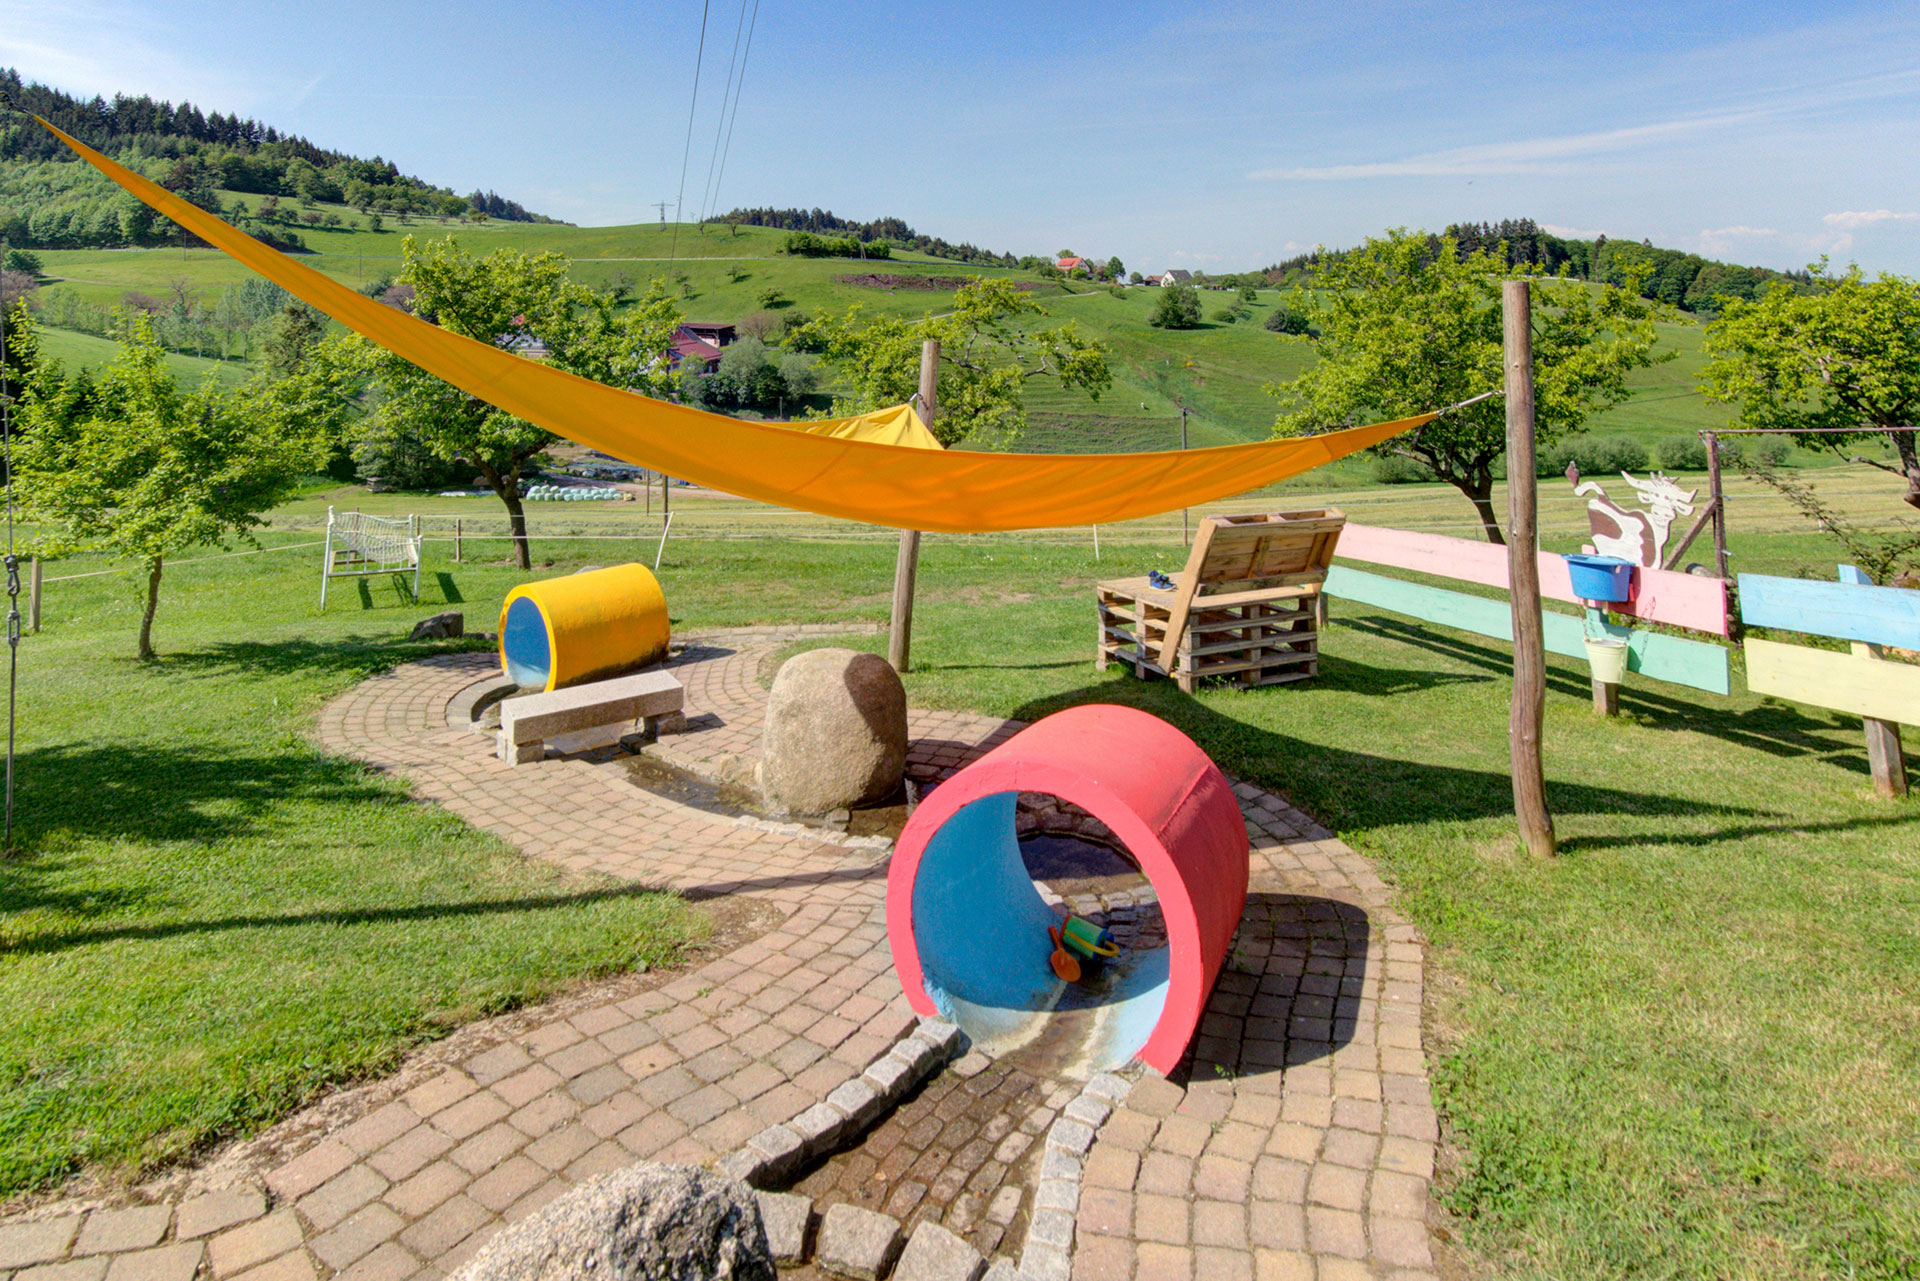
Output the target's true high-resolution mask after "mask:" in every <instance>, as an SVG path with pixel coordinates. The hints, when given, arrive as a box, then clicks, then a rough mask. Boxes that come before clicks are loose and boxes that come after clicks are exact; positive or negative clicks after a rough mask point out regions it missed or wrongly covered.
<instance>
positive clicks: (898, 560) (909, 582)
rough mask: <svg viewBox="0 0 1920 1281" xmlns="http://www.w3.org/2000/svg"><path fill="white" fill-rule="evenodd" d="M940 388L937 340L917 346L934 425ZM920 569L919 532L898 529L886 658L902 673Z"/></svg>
mask: <svg viewBox="0 0 1920 1281" xmlns="http://www.w3.org/2000/svg"><path fill="white" fill-rule="evenodd" d="M939 389H940V340H939V339H937V338H929V339H927V340H926V342H924V343H922V344H921V346H920V417H921V419H922V420H923V421H924V422H925V423H926V424H927V428H928V429H929V430H931V429H932V428H933V416H934V414H936V413H938V412H939V406H938V404H937V403H936V402H937V398H938V392H939ZM919 570H920V531H919V530H917V529H903V530H901V531H900V551H899V553H898V554H897V555H896V556H895V557H894V561H893V621H892V624H891V626H890V629H889V630H888V632H887V661H888V662H889V663H892V664H893V670H894V671H896V672H899V673H900V674H901V675H902V676H904V675H906V674H907V671H908V670H909V668H911V666H912V664H913V580H914V576H915V575H916V574H917V573H919Z"/></svg>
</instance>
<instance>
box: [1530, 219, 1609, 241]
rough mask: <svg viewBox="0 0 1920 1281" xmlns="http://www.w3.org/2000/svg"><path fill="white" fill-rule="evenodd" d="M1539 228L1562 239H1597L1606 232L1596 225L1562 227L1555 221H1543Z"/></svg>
mask: <svg viewBox="0 0 1920 1281" xmlns="http://www.w3.org/2000/svg"><path fill="white" fill-rule="evenodd" d="M1540 229H1541V230H1542V231H1545V232H1547V233H1548V234H1550V235H1555V236H1559V237H1560V238H1561V239H1563V240H1597V239H1599V238H1600V237H1601V236H1604V235H1606V234H1607V233H1606V232H1605V231H1602V230H1601V229H1599V228H1598V227H1562V226H1561V225H1560V224H1559V223H1557V222H1543V223H1541V224H1540Z"/></svg>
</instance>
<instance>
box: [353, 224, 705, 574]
mask: <svg viewBox="0 0 1920 1281" xmlns="http://www.w3.org/2000/svg"><path fill="white" fill-rule="evenodd" d="M403 253H404V257H405V263H406V265H405V266H404V267H403V268H402V269H401V272H400V276H399V281H400V286H404V287H409V288H411V289H412V291H413V298H412V305H413V309H414V311H415V312H416V313H417V314H418V315H420V316H422V317H424V318H428V319H431V320H432V321H434V323H436V324H438V325H440V326H441V327H442V328H445V329H448V330H451V331H452V332H454V333H457V334H463V335H465V336H466V337H468V338H473V339H476V340H478V341H480V342H484V343H491V344H493V345H495V346H498V347H507V348H513V347H519V346H522V345H524V344H527V343H529V342H533V341H537V342H539V343H542V344H544V345H545V346H546V349H547V357H546V358H547V360H548V361H549V362H550V363H552V364H553V365H555V366H557V367H559V368H561V369H565V370H567V371H568V372H569V373H575V374H579V375H580V376H581V377H583V378H591V379H593V380H594V381H595V382H601V383H606V384H608V385H610V386H615V387H626V388H630V389H632V390H634V391H638V392H641V393H643V394H645V395H650V396H664V395H666V394H667V392H668V391H669V390H670V388H671V385H672V383H671V378H672V375H671V372H670V371H669V370H668V368H667V362H666V360H665V359H664V357H665V354H666V351H667V348H668V344H669V343H670V342H671V340H672V338H673V331H674V328H675V327H676V326H677V325H678V324H679V323H680V309H679V308H678V307H677V306H676V305H675V304H674V303H673V301H672V300H671V299H670V298H669V297H668V295H667V292H666V289H665V286H664V285H662V284H661V283H660V282H658V281H656V282H655V283H654V285H653V287H652V288H651V289H649V290H648V292H647V294H646V295H645V296H644V297H642V298H641V299H640V300H639V301H638V302H636V303H635V304H633V305H632V306H631V307H629V308H626V309H625V310H622V309H620V308H619V307H618V306H617V305H616V303H615V301H614V297H613V295H612V294H602V293H597V292H595V291H594V290H591V289H588V288H587V287H585V286H584V285H579V284H575V283H573V282H572V281H569V280H568V279H567V260H566V259H565V258H563V257H561V256H560V255H559V254H556V253H539V254H525V253H521V252H520V251H519V250H516V249H496V250H495V251H494V252H492V253H490V254H488V255H486V256H485V257H484V258H482V257H475V256H474V255H472V254H469V253H467V252H465V251H464V250H462V249H461V248H460V247H459V245H458V244H456V243H455V242H454V240H453V238H452V237H448V238H446V239H444V240H434V241H429V242H427V243H426V244H425V245H419V244H416V243H415V242H414V239H413V237H411V236H409V237H407V239H406V242H405V244H404V245H403ZM372 360H373V368H374V371H375V373H376V375H377V379H378V383H379V390H380V393H381V397H380V403H379V406H378V408H377V409H376V410H375V415H374V416H375V420H376V421H375V423H374V424H373V425H372V426H373V429H374V430H377V431H385V432H394V431H404V432H406V433H408V434H409V435H411V436H412V438H413V439H415V440H417V441H418V442H419V443H420V446H421V447H422V448H424V449H425V450H426V451H427V452H428V453H431V454H432V455H434V456H435V457H438V458H441V459H444V460H446V461H448V462H453V461H455V460H459V461H462V462H465V463H468V464H471V465H472V467H473V468H474V470H476V471H478V472H479V473H480V475H481V478H482V479H484V480H485V481H486V484H487V487H488V488H489V489H491V490H493V492H494V493H495V494H496V495H498V496H499V499H500V501H501V503H502V504H503V505H504V506H505V507H506V509H507V520H508V524H509V526H510V527H511V531H512V538H513V549H514V552H513V554H514V563H515V564H516V565H518V566H519V567H520V568H521V569H530V568H532V565H533V559H532V556H531V553H530V552H529V550H528V547H527V519H526V512H525V509H524V508H523V507H522V506H521V502H520V479H521V472H522V470H523V469H524V468H525V466H526V464H527V462H528V461H529V460H530V459H532V458H533V457H534V456H535V455H537V454H538V453H539V452H540V451H541V450H543V449H545V448H546V447H547V446H549V445H551V444H553V443H554V441H556V440H557V439H558V437H556V436H555V435H553V433H551V432H549V431H547V430H546V429H545V428H543V427H536V426H534V425H533V424H532V423H530V422H527V421H526V420H525V419H521V418H516V417H514V416H513V415H511V414H508V413H504V412H502V411H501V410H499V409H496V408H494V407H493V406H492V405H490V404H488V403H487V402H486V401H484V400H481V399H480V398H479V397H477V396H471V395H469V394H467V393H466V392H464V391H461V390H460V389H459V388H457V387H454V386H452V385H451V384H449V383H445V382H442V381H441V380H440V379H438V378H435V377H434V376H433V375H431V374H429V373H426V372H424V371H423V370H421V369H419V368H417V367H416V366H414V365H412V364H409V363H408V362H407V361H405V360H402V359H401V358H400V357H398V356H395V355H393V354H392V353H390V352H385V351H375V352H374V353H373V356H372Z"/></svg>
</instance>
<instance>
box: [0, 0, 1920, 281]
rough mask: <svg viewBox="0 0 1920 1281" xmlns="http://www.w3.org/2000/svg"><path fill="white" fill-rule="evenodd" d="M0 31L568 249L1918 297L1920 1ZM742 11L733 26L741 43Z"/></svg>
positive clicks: (52, 12) (979, 6) (235, 19)
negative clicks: (788, 232) (809, 225)
mask: <svg viewBox="0 0 1920 1281" xmlns="http://www.w3.org/2000/svg"><path fill="white" fill-rule="evenodd" d="M758 2H759V9H758V12H757V17H755V19H754V29H753V34H752V44H751V50H750V55H749V57H748V59H747V62H746V66H745V71H744V74H743V75H742V77H741V92H740V94H739V107H738V116H737V123H736V125H735V128H734V132H733V136H732V142H731V147H730V151H729V154H728V158H727V162H726V166H725V169H724V171H723V172H721V173H720V174H718V175H717V185H718V193H717V196H715V197H711V198H710V197H708V196H706V195H705V194H704V192H705V189H706V187H707V183H708V176H709V173H710V168H711V156H712V154H713V150H714V139H715V135H716V128H717V126H718V123H719V112H720V106H721V98H722V93H723V90H724V85H725V83H726V81H727V79H728V65H729V59H730V55H731V53H732V51H733V48H734V40H735V33H736V31H737V30H738V29H739V24H740V19H741V14H742V10H741V7H740V0H712V3H711V7H710V9H709V10H708V17H707V33H706V58H705V62H704V70H703V72H702V77H701V82H700V98H699V103H698V110H697V114H696V115H695V118H694V123H693V143H692V148H691V150H692V161H691V164H690V167H689V173H688V177H687V180H686V190H685V194H684V196H683V197H682V196H680V181H681V168H682V165H681V161H682V155H683V148H684V147H685V144H686V139H687V131H688V105H689V99H690V95H691V92H692V88H693V70H694V63H695V58H694V53H695V46H696V41H697V39H698V36H699V31H700V22H701V6H700V5H699V4H698V3H689V2H688V0H656V3H654V4H651V5H644V6H643V5H633V4H621V5H603V4H585V3H577V4H544V5H543V4H492V5H486V4H482V5H472V4H468V5H454V4H449V3H444V2H443V0H414V3H411V4H409V5H406V6H394V5H392V4H390V3H378V4H375V3H361V2H359V0H343V2H340V3H333V4H306V3H292V2H287V0H282V2H280V3H276V4H271V5H266V4H261V3H259V2H258V0H249V2H248V3H244V4H243V3H225V2H208V3H170V4H165V5H155V4H152V3H146V4H138V5H136V4H125V3H111V2H102V0H31V2H30V3H28V2H24V0H0V62H5V63H10V64H12V65H14V66H16V67H18V68H19V69H20V71H21V72H22V73H23V74H24V75H26V76H27V77H29V78H32V79H40V80H44V81H46V82H48V83H52V84H55V85H58V86H60V87H62V88H65V89H68V90H71V91H77V92H86V93H92V92H103V93H111V92H113V91H115V90H122V91H129V92H146V93H151V94H153V95H155V96H158V97H167V98H171V99H174V100H176V101H177V100H179V99H181V98H187V99H191V100H192V101H194V102H196V103H198V104H199V105H201V106H202V107H203V108H205V109H209V110H211V109H222V110H237V111H240V112H243V113H246V114H250V115H254V116H256V117H258V118H260V119H262V120H264V121H267V122H269V123H272V124H275V125H278V126H279V127H281V128H284V129H291V130H293V131H295V132H298V133H302V134H305V135H306V136H307V137H309V138H311V139H312V140H313V141H314V142H316V143H319V144H321V145H323V146H328V147H335V148H340V149H342V150H347V151H352V152H357V153H378V154H380V155H383V156H385V157H387V158H388V159H390V160H393V161H395V162H396V163H397V164H399V165H400V167H401V168H402V169H403V170H406V171H408V172H411V173H416V174H419V175H421V176H422V177H425V178H427V179H429V180H431V181H434V182H438V183H443V184H446V185H448V186H451V187H453V188H454V189H455V190H457V191H461V192H466V191H469V190H471V189H473V188H474V187H475V186H486V187H492V188H494V189H496V190H498V191H499V192H500V193H501V194H503V195H505V196H508V197H510V198H512V199H516V200H519V201H520V202H522V203H523V204H525V205H527V206H528V207H530V208H533V209H538V210H540V211H542V212H545V213H550V214H553V215H555V216H558V217H562V218H566V219H568V220H570V221H575V222H580V223H586V224H605V223H621V222H635V221H643V220H650V219H652V218H653V217H654V216H655V213H654V210H653V209H652V208H651V205H652V202H654V201H656V200H662V199H664V200H668V201H670V202H671V201H675V200H676V198H679V199H681V200H682V201H683V207H684V209H685V210H686V214H685V216H686V217H688V218H692V217H693V216H694V214H695V212H696V210H698V209H699V208H701V207H702V206H703V205H704V204H706V203H708V202H709V200H711V202H712V203H714V204H716V205H717V207H718V208H720V209H722V210H724V209H726V208H729V207H731V206H733V205H736V204H775V205H802V206H814V205H818V206H820V207H823V208H827V209H831V210H833V211H834V212H836V213H839V214H841V215H842V216H847V217H860V218H866V217H876V216H880V215H883V214H890V215H895V216H898V217H902V218H905V219H906V220H907V221H908V222H910V223H912V224H913V225H914V226H915V227H917V228H919V229H920V230H922V231H926V232H929V233H932V234H936V235H944V236H946V237H948V238H949V239H954V240H971V241H973V242H975V243H977V244H980V245H982V246H985V247H989V248H993V249H1011V250H1013V251H1015V252H1021V253H1027V252H1033V253H1050V252H1052V251H1053V250H1056V249H1060V248H1072V249H1074V250H1076V251H1077V252H1080V253H1087V254H1097V255H1099V256H1101V257H1106V256H1107V255H1109V254H1118V255H1119V256H1120V257H1121V258H1122V259H1124V260H1125V262H1126V263H1127V265H1128V266H1129V267H1131V268H1138V269H1153V270H1159V269H1162V268H1165V267H1169V266H1187V267H1205V268H1209V269H1214V270H1233V269H1244V268H1253V267H1258V266H1263V265H1265V264H1267V263H1269V262H1272V261H1274V260H1275V259H1278V258H1281V257H1285V256H1287V255H1289V254H1291V253H1295V252H1298V251H1300V250H1302V249H1305V248H1311V247H1312V246H1314V245H1316V244H1328V245H1344V244H1352V243H1354V242H1355V241H1357V240H1358V239H1360V238H1361V237H1363V236H1365V235H1367V234H1370V233H1375V232H1378V231H1379V230H1381V229H1383V228H1385V227H1389V226H1415V227H1430V228H1436V229H1437V228H1439V227H1441V226H1444V225H1445V224H1447V223H1448V222H1453V221H1458V220H1463V219H1474V220H1478V219H1483V218H1484V219H1491V218H1499V217H1503V216H1512V217H1520V216H1525V217H1532V218H1535V219H1537V220H1538V221H1540V222H1541V223H1544V224H1547V225H1549V226H1551V227H1553V228H1555V229H1564V230H1565V231H1566V232H1567V233H1568V234H1573V233H1578V234H1581V235H1591V234H1593V233H1594V232H1596V231H1598V232H1605V233H1606V234H1607V235H1609V236H1616V237H1619V236H1624V237H1629V238H1632V239H1640V238H1643V237H1644V238H1649V239H1651V240H1652V241H1653V242H1654V243H1655V244H1660V245H1669V246H1674V247H1679V248H1685V249H1692V250H1697V251H1699V252H1703V253H1707V254H1710V255H1713V256H1717V257H1724V258H1728V259H1731V260H1735V261H1741V262H1752V263H1759V264H1764V265H1767V266H1774V267H1795V266H1800V265H1803V264H1805V263H1806V262H1808V261H1809V260H1811V259H1812V258H1814V257H1815V256H1816V255H1818V254H1820V253H1829V254H1831V255H1833V257H1834V258H1835V260H1836V261H1838V262H1841V263H1845V262H1847V261H1849V260H1858V261H1859V262H1860V263H1861V265H1862V266H1864V267H1866V268H1867V269H1868V270H1869V271H1879V270H1889V271H1898V272H1902V273H1905V274H1920V6H1916V5H1914V4H1912V3H1904V4H1891V3H1888V4H1849V3H1845V2H1844V0H1839V2H1836V0H1826V2H1825V3H1821V4H1817V5H1807V4H1794V5H1786V4H1769V3H1755V2H1748V3H1723V2H1718V0H1710V2H1705V3H1690V4H1684V5H1674V4H1660V5H1654V4H1640V3H1634V2H1633V0H1628V2H1626V3H1613V4H1605V5H1601V4H1593V5H1587V4H1499V3H1483V4H1474V5H1460V4H1426V5H1383V4H1371V3H1366V2H1365V0H1350V2H1348V3H1299V4H1285V5H1283V4H1264V5H1260V4H1233V3H1216V4H1209V5H1206V6H1183V5H1177V4H1176V5H1168V4H1164V3H1161V4H1132V3H1103V4H1082V3H1055V4H1050V5H1038V4H1032V3H1028V4H1010V3H1003V2H999V0H994V2H981V3H971V4H958V3H928V2H924V0H923V3H920V4H918V5H912V6H900V5H863V4H854V3H830V2H820V3H807V4H797V3H794V0H758ZM754 3H755V0H746V4H747V13H748V15H749V16H752V15H753V13H754V10H753V5H754Z"/></svg>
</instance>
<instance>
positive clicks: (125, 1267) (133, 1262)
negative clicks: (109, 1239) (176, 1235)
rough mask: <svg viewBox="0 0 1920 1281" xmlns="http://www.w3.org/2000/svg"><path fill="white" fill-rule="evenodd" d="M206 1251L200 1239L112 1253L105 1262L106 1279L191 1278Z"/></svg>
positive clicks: (180, 1280)
mask: <svg viewBox="0 0 1920 1281" xmlns="http://www.w3.org/2000/svg"><path fill="white" fill-rule="evenodd" d="M206 1253H207V1247H206V1246H205V1245H203V1244H202V1243H201V1242H198V1241H181V1242H176V1243H175V1244H173V1245H163V1246H158V1247H156V1248H154V1249H151V1250H135V1251H133V1252H132V1253H130V1254H121V1255H115V1256H114V1258H113V1259H112V1261H111V1262H110V1263H109V1264H108V1265H107V1281H193V1276H194V1274H195V1273H197V1272H198V1271H199V1270H200V1260H201V1259H202V1258H204V1257H205V1256H206Z"/></svg>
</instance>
